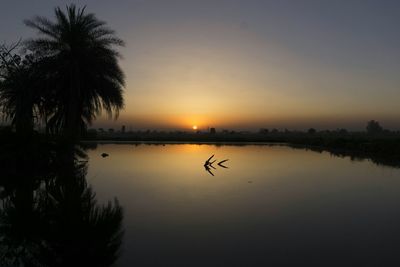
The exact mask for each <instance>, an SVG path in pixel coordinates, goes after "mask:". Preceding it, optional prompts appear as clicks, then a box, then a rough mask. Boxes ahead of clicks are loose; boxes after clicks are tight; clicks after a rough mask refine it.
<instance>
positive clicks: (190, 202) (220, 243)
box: [0, 143, 400, 266]
mask: <svg viewBox="0 0 400 267" xmlns="http://www.w3.org/2000/svg"><path fill="white" fill-rule="evenodd" d="M87 146H88V147H87V148H86V149H85V150H81V149H76V150H75V149H68V150H65V149H63V150H60V151H59V150H58V149H59V148H52V149H50V150H47V148H46V149H43V148H42V147H43V146H39V147H34V148H32V149H26V148H25V147H22V148H20V150H18V149H14V148H11V149H10V150H9V152H8V153H5V152H4V153H0V156H1V159H0V169H1V170H2V177H1V178H0V199H1V203H2V206H1V207H0V266H27V264H28V263H29V264H30V265H29V266H78V265H80V266H109V265H111V264H112V263H114V262H115V265H113V266H400V256H399V251H400V169H399V168H396V167H390V166H385V165H377V164H375V163H374V162H372V161H370V160H361V159H351V158H350V157H336V156H334V155H332V154H330V153H328V152H315V151H311V150H307V149H298V148H297V149H295V148H291V147H288V146H285V145H270V144H264V145H254V144H247V145H213V144H162V143H159V144H135V143H116V144H97V145H95V144H90V145H87ZM42 150H43V151H42ZM38 151H39V152H38ZM3 154H4V155H3ZM2 155H3V156H2ZM212 155H214V156H213V157H212V158H211V159H210V160H209V162H210V163H211V162H213V161H214V160H215V162H214V163H212V164H209V165H208V166H206V167H205V166H204V163H205V161H206V160H207V159H209V158H210V157H211V156H212ZM224 160H227V161H224ZM221 161H224V162H222V163H220V165H218V163H219V162H221ZM21 262H22V263H25V265H23V264H21Z"/></svg>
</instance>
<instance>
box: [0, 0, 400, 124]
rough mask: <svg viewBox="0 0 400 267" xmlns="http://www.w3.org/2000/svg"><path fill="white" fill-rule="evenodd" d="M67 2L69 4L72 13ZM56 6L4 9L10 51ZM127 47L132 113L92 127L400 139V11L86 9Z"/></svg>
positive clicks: (300, 6) (310, 5)
mask: <svg viewBox="0 0 400 267" xmlns="http://www.w3.org/2000/svg"><path fill="white" fill-rule="evenodd" d="M68 3H69V2H65V3H64V4H68ZM58 4H59V3H55V2H53V1H48V0H46V1H40V2H38V3H36V2H35V3H32V2H30V1H19V2H12V1H5V2H4V3H2V8H1V10H0V15H1V17H2V22H3V23H4V25H7V27H2V28H1V29H0V36H1V39H0V42H1V43H3V42H8V43H9V42H11V41H17V40H19V39H20V38H27V37H30V36H32V34H33V32H32V31H30V30H29V29H27V28H26V27H25V26H24V25H23V20H24V19H27V18H32V17H33V15H40V16H46V17H49V18H52V17H53V13H52V12H53V8H54V7H55V6H56V5H58ZM76 4H78V5H80V6H83V5H86V6H87V10H88V11H89V12H93V13H95V14H96V15H97V17H98V18H100V19H101V20H104V21H106V22H107V23H108V25H109V26H110V28H112V29H115V30H116V32H117V35H118V36H119V37H120V38H122V39H123V40H124V41H125V42H126V46H125V47H124V48H122V49H121V54H122V56H123V60H122V61H121V64H122V68H123V70H124V72H125V75H126V81H127V84H126V88H125V109H124V110H123V111H122V112H121V113H120V117H119V119H118V120H117V121H112V120H108V119H107V118H105V117H103V118H101V119H98V120H97V121H96V122H95V123H94V125H93V127H119V126H120V125H122V124H124V125H127V127H129V126H131V127H132V128H134V129H147V128H150V129H188V130H189V129H191V128H192V127H193V126H194V125H196V126H198V127H199V129H202V128H207V127H217V129H221V128H234V129H258V128H261V127H277V128H279V127H281V128H290V129H304V128H309V127H316V128H320V129H322V128H328V129H329V128H349V129H362V128H364V127H365V123H366V121H367V120H370V119H375V120H378V121H380V122H381V123H382V125H383V126H384V127H385V128H390V129H400V123H399V121H400V110H399V108H398V103H397V100H398V92H399V85H400V76H399V75H398V72H399V69H400V60H399V57H400V53H399V52H400V36H399V35H398V29H397V25H399V23H400V17H399V16H398V13H399V11H400V3H398V2H397V1H356V0H352V1H256V0H251V1H248V0H247V1H210V0H205V1H152V0H142V1H116V2H109V1H94V0H88V1H79V3H76Z"/></svg>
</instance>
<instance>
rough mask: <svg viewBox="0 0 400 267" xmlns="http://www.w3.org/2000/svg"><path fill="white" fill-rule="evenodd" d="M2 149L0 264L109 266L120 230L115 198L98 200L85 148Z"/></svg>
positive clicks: (112, 261)
mask: <svg viewBox="0 0 400 267" xmlns="http://www.w3.org/2000/svg"><path fill="white" fill-rule="evenodd" d="M2 152H4V154H3V153H0V159H1V161H0V171H1V173H2V175H1V177H0V203H1V204H2V205H1V206H0V240H1V242H0V266H110V265H112V264H113V263H114V262H115V261H116V259H117V258H118V256H119V249H120V245H121V239H122V235H123V230H122V219H123V212H122V207H121V206H120V205H119V204H118V201H117V200H115V201H114V202H108V204H106V205H99V204H97V202H96V198H95V192H94V191H93V190H92V188H91V187H90V186H89V185H88V184H87V181H86V174H87V161H86V154H85V153H84V151H82V150H80V149H79V150H77V149H74V148H72V147H62V148H61V149H60V148H58V147H57V148H54V147H52V148H51V149H43V148H39V149H38V148H37V147H33V146H32V147H28V148H27V147H26V146H21V147H12V148H10V151H2Z"/></svg>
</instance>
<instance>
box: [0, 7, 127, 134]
mask: <svg viewBox="0 0 400 267" xmlns="http://www.w3.org/2000/svg"><path fill="white" fill-rule="evenodd" d="M25 24H26V25H27V26H28V27H30V28H33V29H35V30H36V31H37V32H38V36H39V37H37V38H32V39H28V40H25V41H24V42H23V43H22V48H23V49H24V50H25V53H24V54H18V53H17V52H15V50H16V48H18V47H19V46H20V43H17V45H11V46H6V45H3V46H1V47H0V56H1V58H0V60H1V62H0V65H1V67H0V106H1V110H2V113H3V115H4V116H5V117H6V119H8V120H11V122H12V124H13V125H14V126H15V127H16V131H17V132H25V133H27V132H28V133H29V132H30V131H31V130H32V128H33V123H34V121H35V120H36V122H44V123H45V125H46V132H48V133H53V134H60V133H61V134H62V135H63V136H64V137H66V138H67V139H68V140H72V141H76V140H78V139H79V137H80V136H81V134H82V132H83V130H85V129H86V127H87V125H88V124H91V123H92V121H93V120H94V119H95V118H96V116H98V115H99V114H100V113H101V112H102V110H105V111H106V113H107V114H108V115H109V116H110V117H112V116H115V118H117V116H118V114H119V110H120V109H121V108H123V106H124V100H123V87H124V84H125V79H124V74H123V72H122V70H121V68H120V66H119V64H118V59H119V58H120V55H119V53H118V52H117V50H115V47H116V46H122V45H124V43H123V41H122V40H121V39H119V38H117V37H116V36H115V32H114V31H113V30H111V29H109V28H107V27H106V23H105V22H103V21H100V20H98V19H97V18H96V16H95V15H94V14H92V13H86V12H85V7H84V8H77V7H76V6H75V5H73V4H72V5H70V6H67V7H66V12H63V11H62V10H61V9H60V8H59V7H57V8H56V9H55V21H51V20H49V19H47V18H45V17H39V16H37V17H35V18H33V19H31V20H25ZM22 59H23V60H22Z"/></svg>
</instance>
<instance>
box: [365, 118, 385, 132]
mask: <svg viewBox="0 0 400 267" xmlns="http://www.w3.org/2000/svg"><path fill="white" fill-rule="evenodd" d="M382 131H383V128H382V126H381V125H380V124H379V122H377V121H375V120H371V121H369V122H368V123H367V133H369V134H376V133H381V132H382Z"/></svg>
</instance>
